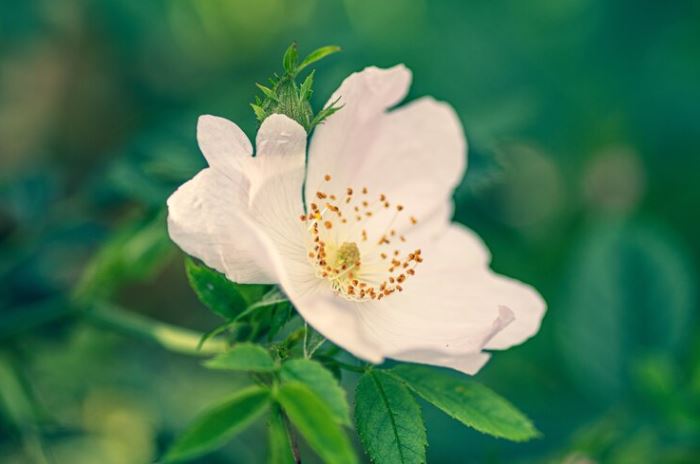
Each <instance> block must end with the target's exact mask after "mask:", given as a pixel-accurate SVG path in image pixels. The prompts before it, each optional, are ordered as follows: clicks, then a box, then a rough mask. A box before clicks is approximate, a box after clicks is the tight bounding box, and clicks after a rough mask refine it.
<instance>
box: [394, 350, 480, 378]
mask: <svg viewBox="0 0 700 464" xmlns="http://www.w3.org/2000/svg"><path fill="white" fill-rule="evenodd" d="M392 357H393V358H394V359H396V360H397V361H407V362H413V363H421V364H431V365H433V366H441V367H449V368H450V369H455V370H458V371H460V372H464V373H465V374H469V375H474V374H476V373H477V372H479V370H481V368H482V367H484V365H485V364H486V363H487V362H488V360H489V358H491V355H490V354H488V353H483V352H480V353H465V354H463V355H457V356H455V355H445V354H444V353H441V352H435V351H412V352H410V351H407V352H403V353H398V354H395V355H393V356H392Z"/></svg>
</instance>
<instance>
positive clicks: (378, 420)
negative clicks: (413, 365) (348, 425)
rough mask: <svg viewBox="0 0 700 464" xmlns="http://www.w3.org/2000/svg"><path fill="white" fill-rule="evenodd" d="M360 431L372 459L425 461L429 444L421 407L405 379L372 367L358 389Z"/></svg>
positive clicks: (413, 463) (356, 395) (379, 460)
mask: <svg viewBox="0 0 700 464" xmlns="http://www.w3.org/2000/svg"><path fill="white" fill-rule="evenodd" d="M355 423H356V424H357V433H358V434H359V435H360V439H361V440H362V444H363V445H364V447H365V449H366V450H367V454H369V457H370V459H371V460H372V462H376V463H394V462H396V463H405V464H407V463H412V464H421V463H424V462H426V461H425V447H426V445H427V444H428V440H427V437H426V435H425V426H424V425H423V416H422V414H421V410H420V407H419V406H418V403H416V400H415V399H414V398H413V395H411V393H410V392H409V391H408V389H407V388H406V386H405V385H404V384H403V382H401V381H399V380H397V379H396V378H394V377H392V376H390V375H388V374H386V373H385V372H383V371H381V370H378V369H373V370H370V371H369V372H367V373H366V374H364V375H363V376H362V377H361V378H360V382H359V383H358V384H357V390H356V392H355Z"/></svg>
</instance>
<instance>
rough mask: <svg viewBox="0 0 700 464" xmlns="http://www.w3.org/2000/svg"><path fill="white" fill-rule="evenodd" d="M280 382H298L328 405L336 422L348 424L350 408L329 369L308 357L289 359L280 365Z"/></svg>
mask: <svg viewBox="0 0 700 464" xmlns="http://www.w3.org/2000/svg"><path fill="white" fill-rule="evenodd" d="M280 378H281V379H282V382H293V381H296V382H300V383H303V384H304V385H306V386H307V387H308V388H309V389H310V390H311V391H313V392H314V393H316V395H318V397H319V398H321V399H322V400H323V401H324V402H325V403H326V405H327V406H328V407H329V409H330V410H331V412H332V413H333V416H334V417H335V419H336V421H338V423H340V424H343V425H350V408H349V406H348V402H347V399H346V396H345V390H343V389H342V387H341V386H340V385H339V384H338V381H337V380H336V378H335V377H333V374H331V372H330V371H328V370H327V369H326V368H325V367H323V366H322V365H321V364H320V363H318V362H316V361H312V360H310V359H290V360H289V361H286V362H285V363H284V364H283V365H282V369H281V371H280Z"/></svg>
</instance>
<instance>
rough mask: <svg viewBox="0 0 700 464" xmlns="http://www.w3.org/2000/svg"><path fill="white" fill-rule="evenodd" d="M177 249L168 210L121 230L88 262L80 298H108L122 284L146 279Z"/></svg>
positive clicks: (81, 280) (79, 290) (79, 294)
mask: <svg viewBox="0 0 700 464" xmlns="http://www.w3.org/2000/svg"><path fill="white" fill-rule="evenodd" d="M172 251H173V246H172V242H171V241H170V239H169V238H168V234H167V231H166V227H165V212H164V211H160V212H159V213H158V214H157V215H156V216H155V217H153V218H150V219H148V220H145V221H137V223H135V224H130V225H128V226H126V227H124V228H123V229H122V230H120V231H119V232H118V233H117V234H116V235H115V236H114V237H112V238H111V239H110V240H108V241H107V243H105V244H104V245H103V246H102V249H101V250H100V251H99V252H97V254H96V255H95V257H94V258H93V259H92V260H91V261H90V262H89V263H88V265H87V267H86V268H85V271H84V273H83V275H82V277H81V279H80V282H79V283H78V285H77V287H76V290H75V293H74V295H75V297H76V298H77V299H79V300H83V299H86V298H87V299H90V298H95V297H103V298H104V297H107V296H109V295H110V294H111V293H112V292H113V291H115V290H116V289H117V288H118V287H119V286H120V285H122V284H124V283H126V282H129V281H134V280H146V279H148V278H150V277H152V276H153V275H154V274H155V273H156V272H157V271H158V270H159V269H160V268H161V266H163V265H164V264H165V262H166V260H167V258H168V257H169V256H170V254H171V252H172Z"/></svg>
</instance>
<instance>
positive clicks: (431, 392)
mask: <svg viewBox="0 0 700 464" xmlns="http://www.w3.org/2000/svg"><path fill="white" fill-rule="evenodd" d="M388 372H389V373H390V374H392V375H394V376H396V377H397V378H399V379H401V380H402V381H404V382H405V383H406V385H407V386H408V387H409V388H410V389H411V390H413V391H414V392H416V393H417V394H418V395H419V396H421V397H422V398H423V399H425V400H426V401H428V402H429V403H432V404H433V405H435V406H437V407H438V408H440V409H442V410H443V411H444V412H445V413H446V414H448V415H449V416H451V417H453V418H454V419H457V420H458V421H460V422H461V423H463V424H464V425H467V426H469V427H472V428H474V429H476V430H478V431H479V432H482V433H488V434H489V435H493V436H495V437H500V438H506V439H508V440H512V441H527V440H530V439H532V438H535V437H537V436H538V435H539V432H538V431H537V429H536V428H535V427H534V426H533V425H532V422H531V421H530V419H528V418H527V417H525V415H523V413H521V412H520V411H518V410H517V409H516V408H515V407H514V406H513V405H511V404H510V403H509V402H508V401H506V400H505V399H504V398H502V397H501V396H499V395H497V394H496V393H494V392H493V391H491V390H490V389H488V388H486V387H485V386H483V385H481V384H480V383H478V382H475V381H474V380H472V379H471V378H469V377H467V376H465V375H464V374H462V375H459V376H457V375H452V373H450V372H448V371H447V370H444V369H438V368H434V367H428V366H419V365H415V364H403V365H400V366H398V367H395V368H393V369H391V370H390V371H388Z"/></svg>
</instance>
